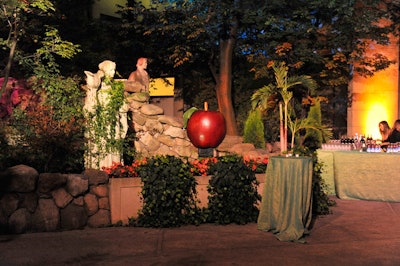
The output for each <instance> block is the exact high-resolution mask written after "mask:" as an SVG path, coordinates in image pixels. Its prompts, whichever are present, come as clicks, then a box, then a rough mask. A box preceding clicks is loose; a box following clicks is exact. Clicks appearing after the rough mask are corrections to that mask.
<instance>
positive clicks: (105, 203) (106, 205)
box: [99, 197, 110, 210]
mask: <svg viewBox="0 0 400 266" xmlns="http://www.w3.org/2000/svg"><path fill="white" fill-rule="evenodd" d="M99 209H105V210H110V200H109V198H108V197H104V198H99Z"/></svg>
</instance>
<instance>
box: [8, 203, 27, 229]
mask: <svg viewBox="0 0 400 266" xmlns="http://www.w3.org/2000/svg"><path fill="white" fill-rule="evenodd" d="M31 216H32V215H31V214H30V212H29V211H28V210H27V209H25V208H22V209H18V210H16V211H15V212H14V213H13V214H11V216H10V219H8V230H9V232H10V233H14V234H21V233H25V232H27V231H29V229H30V225H31V223H30V222H31Z"/></svg>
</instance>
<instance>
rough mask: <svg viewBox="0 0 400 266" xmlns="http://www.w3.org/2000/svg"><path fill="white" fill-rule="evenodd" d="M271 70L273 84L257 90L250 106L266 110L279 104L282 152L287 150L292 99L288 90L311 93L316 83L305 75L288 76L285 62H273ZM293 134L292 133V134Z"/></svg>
mask: <svg viewBox="0 0 400 266" xmlns="http://www.w3.org/2000/svg"><path fill="white" fill-rule="evenodd" d="M272 69H273V71H274V75H275V84H272V83H270V84H268V85H266V86H263V87H262V88H260V89H258V90H257V91H256V92H255V93H254V94H253V95H252V96H251V105H252V108H253V109H255V108H260V109H261V110H267V109H270V108H273V107H275V106H276V104H277V103H278V102H279V113H280V139H281V151H282V152H284V151H286V150H287V128H288V106H289V102H290V100H291V99H292V97H293V91H290V90H289V89H290V88H293V87H295V86H297V85H301V86H303V87H306V88H307V89H309V90H310V91H311V92H313V91H314V90H315V89H316V88H317V83H316V82H315V81H314V80H313V79H312V78H311V76H307V75H301V76H297V75H295V76H288V71H289V68H288V66H287V65H286V64H285V62H274V63H273V65H272ZM279 96H280V97H279ZM282 102H283V105H284V110H283V114H282ZM294 133H295V132H292V134H294ZM292 148H293V147H292Z"/></svg>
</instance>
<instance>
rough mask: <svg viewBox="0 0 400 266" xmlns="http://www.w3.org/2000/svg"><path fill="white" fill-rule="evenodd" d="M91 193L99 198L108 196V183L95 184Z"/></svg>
mask: <svg viewBox="0 0 400 266" xmlns="http://www.w3.org/2000/svg"><path fill="white" fill-rule="evenodd" d="M90 193H92V194H94V195H96V196H97V197H99V198H101V197H108V186H107V185H99V186H93V187H91V189H90Z"/></svg>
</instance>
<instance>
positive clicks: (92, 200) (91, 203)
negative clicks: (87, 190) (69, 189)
mask: <svg viewBox="0 0 400 266" xmlns="http://www.w3.org/2000/svg"><path fill="white" fill-rule="evenodd" d="M84 200H85V207H86V211H87V214H88V215H89V216H90V215H93V214H95V213H96V212H97V211H98V210H99V202H98V200H97V197H96V196H95V195H93V194H86V195H85V196H84Z"/></svg>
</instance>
